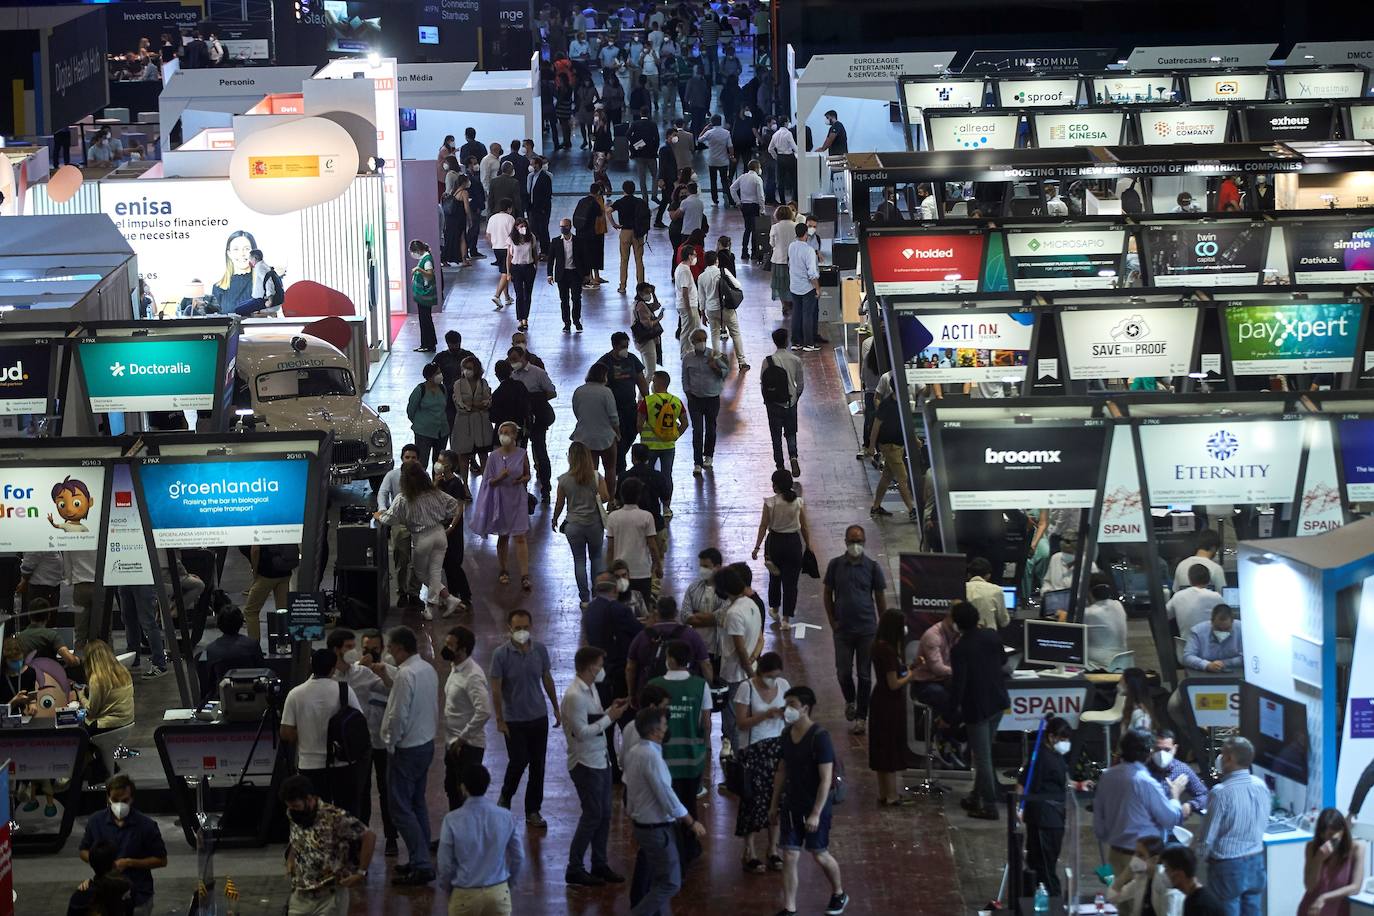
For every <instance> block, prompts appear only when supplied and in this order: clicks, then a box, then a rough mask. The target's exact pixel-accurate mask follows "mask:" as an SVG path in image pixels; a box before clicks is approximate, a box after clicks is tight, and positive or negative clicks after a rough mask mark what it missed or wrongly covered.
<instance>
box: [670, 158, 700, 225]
mask: <svg viewBox="0 0 1374 916" xmlns="http://www.w3.org/2000/svg"><path fill="white" fill-rule="evenodd" d="M679 145H680V144H679ZM700 190H701V188H700V187H699V186H698V185H697V183H696V182H695V181H692V182H689V183H688V184H687V196H686V197H684V198H682V202H681V203H680V204H678V205H677V208H676V209H674V210H669V211H668V216H669V217H670V218H671V219H678V218H679V217H681V219H682V235H683V236H684V237H686V236H689V235H691V234H692V233H693V232H696V231H697V230H698V229H700V228H701V224H702V222H703V221H704V220H705V219H706V205H705V204H703V203H702V202H701V197H700V196H699V194H698V192H699V191H700Z"/></svg>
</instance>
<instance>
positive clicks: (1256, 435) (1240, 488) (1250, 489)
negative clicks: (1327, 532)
mask: <svg viewBox="0 0 1374 916" xmlns="http://www.w3.org/2000/svg"><path fill="white" fill-rule="evenodd" d="M1138 434H1139V436H1140V449H1141V455H1142V456H1143V458H1144V460H1145V480H1146V483H1147V485H1148V486H1149V496H1150V505H1152V506H1167V505H1174V504H1179V505H1226V504H1228V503H1229V504H1232V505H1251V504H1254V503H1289V502H1292V500H1293V493H1294V492H1295V491H1296V489H1297V483H1298V462H1299V459H1300V457H1301V455H1302V435H1301V428H1300V427H1299V426H1296V425H1294V423H1293V422H1291V421H1283V420H1223V421H1219V422H1215V423H1212V422H1208V423H1167V424H1166V423H1159V424H1152V425H1143V426H1141V427H1139V431H1138Z"/></svg>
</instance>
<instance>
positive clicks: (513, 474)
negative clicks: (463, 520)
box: [468, 421, 531, 592]
mask: <svg viewBox="0 0 1374 916" xmlns="http://www.w3.org/2000/svg"><path fill="white" fill-rule="evenodd" d="M496 432H497V437H498V439H499V441H500V443H501V444H500V447H498V448H497V449H496V450H495V451H494V452H492V453H491V455H490V456H488V458H487V465H486V468H485V469H484V470H483V472H482V486H481V489H479V490H478V491H477V503H476V505H474V506H473V510H472V517H471V519H470V520H469V522H468V527H469V528H471V529H472V530H473V532H474V533H476V534H480V535H482V536H483V537H486V536H487V535H489V534H494V535H496V559H497V562H498V563H499V564H500V566H501V575H500V577H499V579H498V581H499V582H500V583H501V584H502V585H509V584H510V573H509V572H507V571H506V545H507V543H508V542H509V541H510V539H511V538H514V539H515V561H516V563H518V564H519V566H520V587H521V588H522V589H524V590H525V591H527V592H528V591H529V590H530V588H531V586H530V548H529V542H528V541H527V540H526V538H525V535H526V533H527V532H528V531H529V530H530V514H529V512H530V510H529V493H528V492H527V491H526V489H525V485H526V484H527V483H529V480H530V462H529V458H528V456H527V455H526V454H525V450H524V449H523V448H521V447H520V446H518V445H516V442H517V441H518V440H519V437H520V427H518V426H516V425H515V424H514V423H512V422H510V421H507V422H505V423H502V424H501V425H500V426H499V427H497V430H496Z"/></svg>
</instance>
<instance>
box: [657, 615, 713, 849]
mask: <svg viewBox="0 0 1374 916" xmlns="http://www.w3.org/2000/svg"><path fill="white" fill-rule="evenodd" d="M665 650H666V651H665V652H664V655H665V663H666V665H667V669H668V670H667V671H666V672H664V674H663V676H662V677H656V678H654V679H653V680H651V681H650V682H649V684H648V686H651V687H652V686H658V687H662V688H663V689H664V690H666V691H667V692H668V709H669V710H670V714H669V716H668V738H667V740H666V741H664V742H663V759H664V760H666V761H667V763H668V772H669V773H671V774H672V777H673V793H674V794H675V795H676V796H677V798H678V801H680V802H682V805H683V807H685V808H686V809H687V813H688V814H690V815H691V816H692V817H693V818H695V817H696V816H697V799H698V798H699V797H701V796H702V795H703V794H705V787H704V786H703V785H702V781H701V777H702V774H703V773H704V772H705V770H706V758H707V757H708V756H710V752H711V688H710V686H709V685H708V684H707V683H706V679H705V678H703V677H700V676H699V675H695V674H692V672H691V671H690V670H688V669H689V668H690V666H691V665H692V663H693V658H692V648H691V646H689V645H687V643H685V642H683V641H682V640H680V639H670V640H669V641H668V644H667V646H666V647H665ZM678 854H679V856H680V857H681V860H682V866H683V868H686V867H687V866H688V865H691V864H692V863H693V862H694V861H696V859H697V857H698V856H700V855H701V844H700V843H699V842H697V839H696V837H695V836H693V835H692V834H691V832H689V831H684V830H679V831H678Z"/></svg>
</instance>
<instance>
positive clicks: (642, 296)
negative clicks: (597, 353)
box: [630, 283, 663, 375]
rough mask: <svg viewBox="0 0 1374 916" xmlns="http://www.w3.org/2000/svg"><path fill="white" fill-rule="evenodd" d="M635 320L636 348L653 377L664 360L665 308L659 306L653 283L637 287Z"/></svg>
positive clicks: (632, 326) (634, 335)
mask: <svg viewBox="0 0 1374 916" xmlns="http://www.w3.org/2000/svg"><path fill="white" fill-rule="evenodd" d="M632 307H633V309H634V318H633V319H632V321H631V324H630V333H631V335H632V336H633V337H634V339H635V348H636V349H637V350H639V355H640V357H641V358H642V359H643V361H644V371H645V372H647V373H648V374H650V375H652V374H653V373H654V372H655V371H657V369H658V364H659V363H660V362H661V361H662V359H663V306H662V305H661V304H659V301H658V294H657V293H656V292H655V290H654V285H653V284H652V283H640V284H639V285H638V286H636V287H635V301H634V305H633V306H632Z"/></svg>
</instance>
